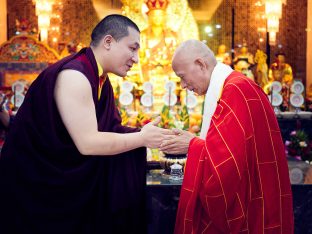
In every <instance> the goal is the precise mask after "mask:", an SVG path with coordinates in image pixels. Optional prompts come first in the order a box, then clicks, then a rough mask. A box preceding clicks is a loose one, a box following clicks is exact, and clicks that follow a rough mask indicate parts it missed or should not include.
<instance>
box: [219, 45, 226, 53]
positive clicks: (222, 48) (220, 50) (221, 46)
mask: <svg viewBox="0 0 312 234" xmlns="http://www.w3.org/2000/svg"><path fill="white" fill-rule="evenodd" d="M225 53H226V46H225V45H224V44H221V45H219V47H218V54H220V55H222V54H225Z"/></svg>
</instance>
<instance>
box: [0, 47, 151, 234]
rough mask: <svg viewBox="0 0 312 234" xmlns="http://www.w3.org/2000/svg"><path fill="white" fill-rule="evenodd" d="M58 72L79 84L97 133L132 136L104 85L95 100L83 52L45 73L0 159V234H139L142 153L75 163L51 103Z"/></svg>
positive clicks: (92, 64)
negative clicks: (86, 90)
mask: <svg viewBox="0 0 312 234" xmlns="http://www.w3.org/2000/svg"><path fill="white" fill-rule="evenodd" d="M64 69H73V70H77V71H79V72H81V73H83V74H84V75H85V76H86V77H87V79H88V81H89V83H90V85H91V88H92V95H93V101H94V104H95V109H96V117H97V121H98V130H99V131H103V132H118V133H128V132H134V131H138V130H137V129H133V128H128V127H124V126H121V118H120V116H119V113H118V111H117V109H116V107H115V103H114V95H113V89H112V86H111V83H110V81H109V79H106V81H105V83H104V85H103V87H102V91H101V96H100V99H98V87H99V76H98V68H97V64H96V60H95V57H94V55H93V52H92V50H91V49H90V48H84V49H82V50H81V51H80V52H78V53H77V54H74V55H71V56H69V57H66V58H64V59H62V60H60V61H59V62H57V63H55V64H53V65H51V66H50V67H48V68H47V69H46V70H44V71H43V72H42V73H41V74H40V75H39V76H38V78H37V79H36V80H35V81H34V82H33V84H32V85H31V87H30V88H29V90H28V92H27V94H26V98H25V100H24V103H23V105H22V106H21V108H20V109H19V111H18V113H17V115H16V117H15V120H14V123H13V125H12V127H11V129H10V132H9V134H8V137H7V139H6V142H5V144H4V147H3V150H2V153H1V157H0V188H1V192H0V233H1V234H7V233H19V234H23V233H32V234H33V233H35V234H37V233H42V234H49V233H51V234H56V233H57V234H62V233H64V234H70V233H75V234H78V233H92V234H93V233H94V234H96V233H108V234H109V233H146V226H145V225H146V222H145V217H146V215H145V187H146V149H145V148H138V149H135V150H132V151H129V152H126V153H122V154H119V155H114V156H84V155H81V154H80V153H79V151H78V149H77V148H76V146H75V144H74V142H73V141H72V139H71V137H70V135H69V133H68V132H67V130H66V128H65V126H64V124H63V122H62V119H61V117H60V114H59V112H58V110H57V106H56V103H55V100H54V87H55V82H56V78H57V75H58V73H59V72H60V71H62V70H64Z"/></svg>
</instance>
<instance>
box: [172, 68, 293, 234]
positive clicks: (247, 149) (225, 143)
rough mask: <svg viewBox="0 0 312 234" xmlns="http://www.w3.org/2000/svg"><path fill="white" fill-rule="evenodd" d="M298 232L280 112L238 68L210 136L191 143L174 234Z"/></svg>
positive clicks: (223, 98)
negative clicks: (280, 125) (278, 121)
mask: <svg viewBox="0 0 312 234" xmlns="http://www.w3.org/2000/svg"><path fill="white" fill-rule="evenodd" d="M293 232H294V223H293V208H292V194H291V186H290V181H289V175H288V166H287V161H286V156H285V152H284V144H283V141H282V138H281V133H280V130H279V126H278V123H277V120H276V117H275V114H274V112H273V110H272V108H271V105H270V103H269V102H268V99H267V97H266V95H265V94H264V92H262V90H261V88H260V87H259V86H257V85H256V84H255V83H254V82H253V81H251V80H250V79H248V78H246V77H244V76H243V75H242V74H240V73H238V72H233V73H232V74H231V75H230V76H229V77H228V78H227V79H226V81H225V83H224V88H223V92H222V96H221V99H220V100H219V102H218V105H217V108H216V111H215V113H214V115H213V117H212V120H211V124H210V128H209V130H208V133H207V137H206V140H205V141H204V140H201V139H199V138H194V139H193V140H192V141H191V143H190V146H189V151H188V159H187V164H186V171H185V176H184V181H183V185H182V190H181V196H180V202H179V207H178V213H177V219H176V226H175V234H182V233H183V234H184V233H209V234H213V233H253V234H254V233H282V234H287V233H293Z"/></svg>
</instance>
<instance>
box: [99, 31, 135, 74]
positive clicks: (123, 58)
mask: <svg viewBox="0 0 312 234" xmlns="http://www.w3.org/2000/svg"><path fill="white" fill-rule="evenodd" d="M128 31H129V35H128V36H126V37H123V38H122V39H120V40H119V41H116V40H114V39H113V40H112V43H111V46H110V50H109V57H110V60H111V61H112V63H111V64H109V66H110V69H108V70H109V72H112V73H114V74H116V75H118V76H121V77H125V76H126V75H127V72H128V71H129V70H130V69H131V67H132V66H133V64H134V63H137V62H138V50H139V48H140V33H139V32H138V31H136V30H135V29H133V28H130V27H129V28H128ZM104 67H105V64H104Z"/></svg>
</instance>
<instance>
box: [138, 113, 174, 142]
mask: <svg viewBox="0 0 312 234" xmlns="http://www.w3.org/2000/svg"><path fill="white" fill-rule="evenodd" d="M160 120H161V119H160V117H157V118H156V119H155V120H153V121H152V122H150V123H148V124H146V125H145V126H144V127H143V128H142V130H141V134H142V137H143V141H144V145H145V146H146V147H149V148H159V147H160V145H161V143H162V142H163V141H164V140H169V139H172V138H173V137H174V135H175V133H174V132H173V131H172V130H168V129H162V128H159V127H157V125H158V124H159V123H160Z"/></svg>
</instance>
